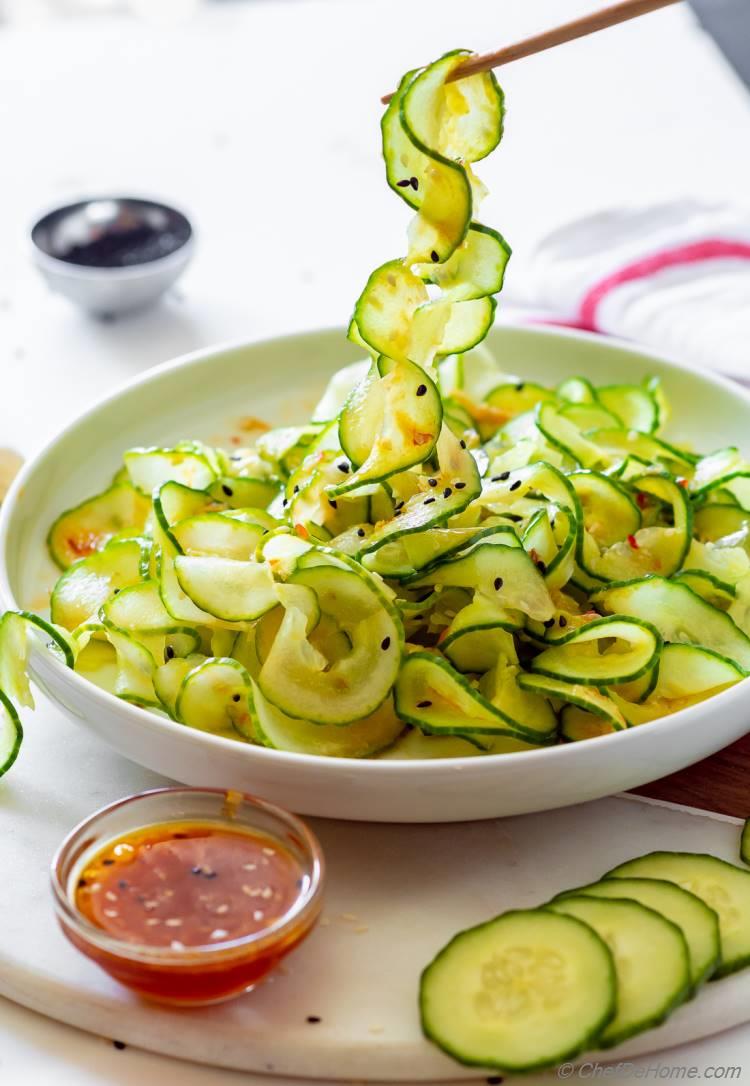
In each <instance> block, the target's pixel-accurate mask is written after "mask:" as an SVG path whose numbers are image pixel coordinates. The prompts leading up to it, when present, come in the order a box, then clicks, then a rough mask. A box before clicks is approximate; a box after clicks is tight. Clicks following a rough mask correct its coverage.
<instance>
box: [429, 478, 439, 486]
mask: <svg viewBox="0 0 750 1086" xmlns="http://www.w3.org/2000/svg"><path fill="white" fill-rule="evenodd" d="M427 482H428V484H429V485H430V486H437V479H428V480H427Z"/></svg>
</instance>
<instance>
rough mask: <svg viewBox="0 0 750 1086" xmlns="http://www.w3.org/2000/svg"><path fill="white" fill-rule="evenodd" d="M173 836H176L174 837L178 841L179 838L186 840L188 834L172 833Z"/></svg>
mask: <svg viewBox="0 0 750 1086" xmlns="http://www.w3.org/2000/svg"><path fill="white" fill-rule="evenodd" d="M172 837H173V838H174V839H175V840H176V841H178V840H182V841H184V840H185V838H186V837H187V834H186V833H173V834H172Z"/></svg>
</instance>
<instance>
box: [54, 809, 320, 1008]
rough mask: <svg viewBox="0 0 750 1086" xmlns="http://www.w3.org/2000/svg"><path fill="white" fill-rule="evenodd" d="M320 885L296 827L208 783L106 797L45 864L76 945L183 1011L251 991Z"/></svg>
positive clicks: (315, 860)
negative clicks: (115, 799) (109, 800)
mask: <svg viewBox="0 0 750 1086" xmlns="http://www.w3.org/2000/svg"><path fill="white" fill-rule="evenodd" d="M322 885H323V858H322V853H321V850H320V846H319V844H318V842H317V840H316V839H315V837H314V836H313V834H312V833H311V832H310V830H309V829H308V828H307V827H306V826H305V825H304V823H303V822H301V821H300V820H299V819H297V818H295V817H294V816H293V815H291V814H288V813H287V812H286V811H283V810H281V808H279V807H275V806H273V805H272V804H269V803H265V802H263V801H262V800H258V799H255V798H254V797H251V796H248V795H244V794H242V793H239V792H224V791H222V790H220V789H211V788H164V789H158V790H156V791H153V792H143V793H141V794H140V795H136V796H131V797H129V798H128V799H124V800H120V801H119V802H117V803H113V804H112V805H111V806H109V807H105V808H103V809H102V810H101V811H98V812H97V813H96V814H94V815H92V816H91V818H88V819H86V821H85V822H82V823H81V824H80V825H79V826H77V827H76V828H75V829H74V830H73V831H72V833H70V834H69V836H68V837H67V838H66V840H65V841H64V842H63V844H62V845H61V847H60V849H59V851H58V853H57V855H56V856H55V858H54V860H53V863H52V889H53V893H54V899H55V908H56V912H57V918H58V921H59V923H60V926H61V927H62V930H63V932H64V933H65V935H66V936H67V938H68V939H69V940H70V941H71V942H72V943H73V945H74V946H75V947H77V948H78V950H80V951H81V952H82V953H83V954H85V955H86V956H87V957H89V958H91V959H92V960H93V961H95V962H96V963H97V965H99V966H101V968H102V969H104V970H105V971H106V972H107V973H109V974H110V976H112V977H114V978H115V979H116V980H118V981H119V982H120V983H121V984H124V985H126V986H127V987H128V988H132V989H133V990H134V991H136V992H138V993H139V994H140V995H142V996H144V997H146V998H148V999H152V1000H156V1001H158V1002H162V1003H171V1004H177V1005H181V1006H197V1005H201V1004H208V1003H217V1002H220V1001H222V1000H225V999H230V998H232V997H233V996H236V995H240V994H241V993H242V992H246V991H249V990H250V989H251V988H253V987H254V986H255V985H256V984H257V983H258V982H259V981H260V980H262V979H263V977H265V976H266V975H267V974H268V973H270V972H271V970H272V969H273V968H274V967H275V966H276V965H277V964H278V962H279V961H280V960H281V959H282V958H283V957H285V956H286V955H287V954H288V953H289V952H290V951H291V950H293V949H294V948H295V947H296V946H297V945H298V944H299V943H300V942H301V941H302V940H303V939H304V938H305V937H306V936H307V935H308V934H309V932H310V930H311V929H312V927H313V926H314V924H315V921H316V920H317V917H318V915H319V913H320V908H321V904H322V900H321V899H322Z"/></svg>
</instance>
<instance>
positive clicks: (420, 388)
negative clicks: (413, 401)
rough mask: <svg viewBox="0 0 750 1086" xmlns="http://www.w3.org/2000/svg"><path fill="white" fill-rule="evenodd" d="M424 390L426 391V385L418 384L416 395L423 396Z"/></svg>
mask: <svg viewBox="0 0 750 1086" xmlns="http://www.w3.org/2000/svg"><path fill="white" fill-rule="evenodd" d="M426 391H427V385H420V386H419V388H418V389H417V396H424V394H425V392H426Z"/></svg>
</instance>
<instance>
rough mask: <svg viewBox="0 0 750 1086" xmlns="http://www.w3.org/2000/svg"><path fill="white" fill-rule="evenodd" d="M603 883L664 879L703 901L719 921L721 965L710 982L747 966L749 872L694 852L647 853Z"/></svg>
mask: <svg viewBox="0 0 750 1086" xmlns="http://www.w3.org/2000/svg"><path fill="white" fill-rule="evenodd" d="M605 878H607V879H620V878H627V879H632V878H636V879H665V880H666V881H667V882H676V883H677V885H678V886H681V887H682V888H683V890H688V891H689V892H690V893H691V894H695V896H696V897H699V898H700V899H701V900H702V901H705V903H706V905H708V906H709V908H711V909H713V910H714V912H715V913H716V914H717V915H718V917H719V937H720V940H721V962H720V964H719V966H718V968H717V969H716V971H715V973H714V978H718V977H725V976H727V975H728V974H729V973H735V972H736V971H737V970H738V969H742V968H743V967H744V966H746V965H748V963H750V920H749V919H748V918H749V917H750V871H744V870H743V869H742V868H740V867H735V866H734V865H733V864H729V863H727V862H726V861H725V860H720V859H718V858H717V857H716V856H706V855H702V854H701V853H697V852H650V853H649V854H648V855H647V856H639V857H637V858H636V859H634V860H629V861H627V862H626V863H623V864H619V866H618V867H615V868H613V869H612V870H611V871H608V872H607V874H606V876H605Z"/></svg>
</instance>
